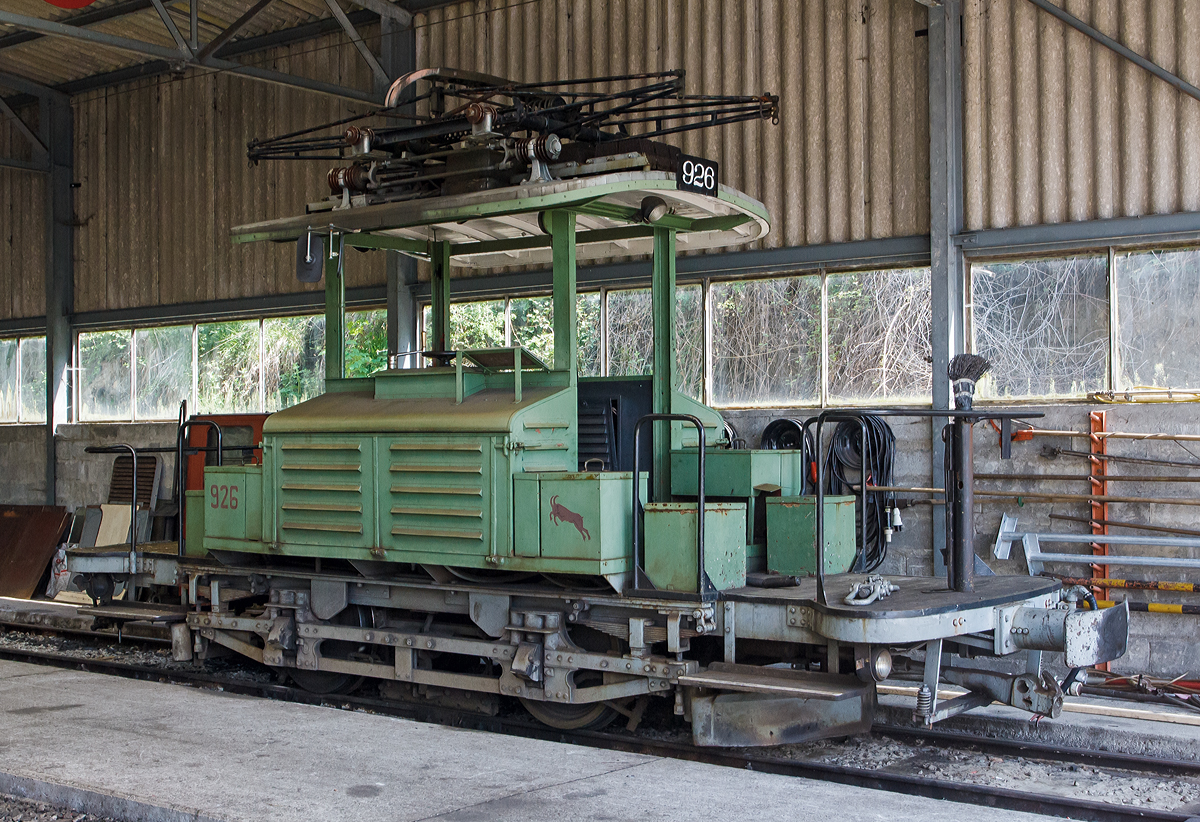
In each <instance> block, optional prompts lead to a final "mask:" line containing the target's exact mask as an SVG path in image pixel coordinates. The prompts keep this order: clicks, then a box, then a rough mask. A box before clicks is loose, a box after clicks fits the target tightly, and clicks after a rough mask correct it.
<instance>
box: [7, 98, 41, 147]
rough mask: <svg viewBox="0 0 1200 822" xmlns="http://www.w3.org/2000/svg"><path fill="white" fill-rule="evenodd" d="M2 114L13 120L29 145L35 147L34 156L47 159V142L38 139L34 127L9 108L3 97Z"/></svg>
mask: <svg viewBox="0 0 1200 822" xmlns="http://www.w3.org/2000/svg"><path fill="white" fill-rule="evenodd" d="M0 115H4V116H5V117H7V118H8V119H9V120H11V121H12V123H13V125H14V126H16V128H17V131H19V132H21V135H22V136H23V137H24V138H25V140H26V142H28V143H29V147H30V148H31V149H33V156H34V157H37V158H39V159H41V160H45V159H46V158H47V157H48V156H49V154H48V152H47V149H46V144H45V143H43V142H42V141H41V140H40V139H38V136H37V135H36V134H34V133H33V129H31V128H30V127H29V126H27V125H26V124H25V121H24V120H22V119H21V118H20V117H18V116H17V113H16V112H15V111H13V110H12V109H11V108H9V106H8V103H6V102H4V100H3V99H0Z"/></svg>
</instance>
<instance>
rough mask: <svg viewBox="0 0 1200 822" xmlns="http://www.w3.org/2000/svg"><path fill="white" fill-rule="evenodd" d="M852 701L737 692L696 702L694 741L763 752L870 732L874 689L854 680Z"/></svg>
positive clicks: (694, 700) (693, 720) (703, 697)
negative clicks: (779, 747)
mask: <svg viewBox="0 0 1200 822" xmlns="http://www.w3.org/2000/svg"><path fill="white" fill-rule="evenodd" d="M854 683H855V684H853V685H850V684H849V683H848V685H847V687H848V688H853V689H854V690H856V691H857V693H856V694H855V696H854V697H852V698H850V699H840V700H834V701H831V700H829V699H806V698H804V697H789V696H782V695H778V694H761V693H734V694H719V695H716V696H698V697H693V699H692V741H693V742H695V744H697V745H703V746H707V747H739V748H740V747H761V746H765V745H783V744H790V743H796V742H809V741H812V740H814V739H825V738H827V737H832V736H850V735H852V734H859V733H866V732H867V731H869V730H871V719H872V716H873V714H874V712H875V684H874V683H862V682H858V681H857V680H854Z"/></svg>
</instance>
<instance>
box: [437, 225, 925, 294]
mask: <svg viewBox="0 0 1200 822" xmlns="http://www.w3.org/2000/svg"><path fill="white" fill-rule="evenodd" d="M825 265H836V266H837V267H838V268H902V267H904V266H924V265H929V237H927V236H919V237H896V238H890V239H883V240H863V241H858V242H849V243H826V244H824V245H811V246H794V247H791V248H772V249H764V250H758V251H730V252H726V253H724V254H701V255H696V256H693V257H680V258H679V259H678V260H677V261H676V263H675V271H676V278H677V280H678V281H679V282H680V283H689V282H698V281H700V280H703V279H705V278H708V277H713V278H721V279H737V278H739V277H760V276H764V275H770V274H790V273H795V272H798V271H804V270H809V271H816V270H819V269H820V268H821V267H822V266H825ZM651 271H652V263H651V262H650V261H649V260H631V261H628V262H620V263H603V264H600V265H588V266H581V267H580V268H579V285H580V287H583V288H601V287H606V286H611V287H613V288H644V287H646V286H648V285H650V279H651ZM550 279H551V274H550V271H549V270H547V269H540V270H537V271H522V272H518V273H515V274H496V275H490V276H481V277H461V278H459V279H457V280H455V281H454V283H453V285H452V291H453V292H454V294H455V296H458V297H464V298H465V297H472V298H478V299H485V298H488V297H496V296H504V295H505V294H511V293H513V292H516V291H522V290H524V291H530V290H537V289H544V288H546V287H547V286H549V285H550ZM417 295H418V296H420V297H428V296H429V287H428V285H427V284H424V283H422V284H421V285H420V286H419V287H418V289H417Z"/></svg>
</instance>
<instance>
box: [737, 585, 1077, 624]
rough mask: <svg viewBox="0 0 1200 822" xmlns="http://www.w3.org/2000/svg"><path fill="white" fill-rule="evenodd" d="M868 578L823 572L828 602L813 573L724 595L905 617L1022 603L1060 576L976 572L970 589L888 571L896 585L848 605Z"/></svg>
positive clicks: (860, 615)
mask: <svg viewBox="0 0 1200 822" xmlns="http://www.w3.org/2000/svg"><path fill="white" fill-rule="evenodd" d="M866 579H867V575H866V574H835V575H832V576H827V577H825V595H826V597H827V598H828V599H829V602H828V603H827V604H822V603H819V602H817V580H816V578H811V579H805V580H801V582H800V584H799V585H797V586H794V587H792V588H736V589H733V590H729V591H725V592H724V596H725V598H726V599H731V600H734V601H735V602H738V601H741V602H782V603H785V604H793V603H796V604H804V605H809V606H812V607H815V608H816V609H817V610H819V611H822V612H824V613H827V614H830V615H832V616H838V617H850V618H854V619H904V618H911V617H920V616H932V615H935V614H948V613H952V612H956V611H965V610H970V609H973V608H991V607H995V606H997V605H1005V604H1010V603H1017V602H1023V601H1025V600H1027V599H1031V598H1032V597H1037V596H1043V595H1046V594H1050V593H1053V592H1054V591H1057V590H1059V589H1060V588H1062V583H1060V582H1059V581H1058V580H1056V579H1047V578H1045V577H1022V576H994V577H976V578H975V590H974V591H972V592H970V593H959V592H958V591H951V590H949V589H947V587H946V578H945V577H901V576H887V577H886V579H887V580H888V581H889V582H891V583H893V584H894V585H896V586H898V587H899V589H900V590H898V591H896V592H895V593H893V594H890V595H889V596H887V597H884V598H883V599H880V600H878V601H876V602H873V603H871V604H870V605H846V604H845V603H844V602H842V599H843V597H845V596H846V595H847V594H849V593H850V590H851V589H852V588H853V587H854V584H855V583H857V582H863V581H865V580H866Z"/></svg>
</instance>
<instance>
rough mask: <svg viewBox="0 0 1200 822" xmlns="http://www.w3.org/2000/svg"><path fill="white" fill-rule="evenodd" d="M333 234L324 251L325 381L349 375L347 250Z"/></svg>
mask: <svg viewBox="0 0 1200 822" xmlns="http://www.w3.org/2000/svg"><path fill="white" fill-rule="evenodd" d="M340 240H341V238H340V237H338V236H336V235H332V234H331V235H330V236H329V240H328V246H327V247H326V249H325V379H326V380H340V379H342V378H344V377H345V376H346V278H345V265H344V263H345V248H343V247H342V245H341V242H340Z"/></svg>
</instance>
